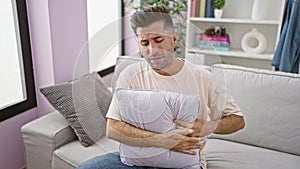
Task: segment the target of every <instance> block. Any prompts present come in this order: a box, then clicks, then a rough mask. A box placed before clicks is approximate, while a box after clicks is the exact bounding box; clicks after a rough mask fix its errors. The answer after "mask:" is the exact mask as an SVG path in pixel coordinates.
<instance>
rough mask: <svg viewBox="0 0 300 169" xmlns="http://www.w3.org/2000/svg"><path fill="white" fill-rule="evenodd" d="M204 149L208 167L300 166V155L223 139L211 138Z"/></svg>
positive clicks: (242, 168)
mask: <svg viewBox="0 0 300 169" xmlns="http://www.w3.org/2000/svg"><path fill="white" fill-rule="evenodd" d="M203 151H204V155H205V158H206V160H207V168H208V169H209V168H212V169H254V168H257V169H260V168H265V169H271V168H284V169H295V168H299V166H300V156H297V155H292V154H287V153H282V152H278V151H274V150H270V149H265V148H260V147H255V146H251V145H246V144H240V143H236V142H231V141H226V140H221V139H212V138H211V139H209V140H208V141H207V145H206V146H205V149H204V150H203Z"/></svg>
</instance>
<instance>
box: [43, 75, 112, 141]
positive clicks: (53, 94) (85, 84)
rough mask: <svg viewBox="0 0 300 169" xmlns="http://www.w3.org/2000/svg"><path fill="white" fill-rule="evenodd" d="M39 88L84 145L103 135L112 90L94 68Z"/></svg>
mask: <svg viewBox="0 0 300 169" xmlns="http://www.w3.org/2000/svg"><path fill="white" fill-rule="evenodd" d="M40 91H41V93H42V94H43V95H44V96H45V97H46V98H47V100H48V101H49V103H50V104H51V105H52V106H53V107H54V108H55V109H56V110H57V111H59V112H60V113H61V114H62V115H63V116H64V117H65V118H66V120H67V121H68V123H69V124H70V126H71V127H72V129H73V130H74V132H75V134H76V135H77V137H78V139H79V141H80V143H81V144H82V145H83V146H85V147H87V146H90V145H92V144H94V143H95V142H96V141H98V140H99V139H100V138H101V137H102V136H103V135H104V133H105V130H106V118H105V116H106V112H107V110H108V107H109V105H110V102H111V98H112V93H111V92H110V91H109V90H108V88H107V87H106V86H105V85H104V83H103V82H102V79H101V77H100V76H99V75H98V74H97V73H96V72H94V73H91V74H87V75H85V76H83V77H80V78H78V79H75V80H73V81H70V82H67V83H63V84H57V85H53V86H49V87H45V88H41V89H40Z"/></svg>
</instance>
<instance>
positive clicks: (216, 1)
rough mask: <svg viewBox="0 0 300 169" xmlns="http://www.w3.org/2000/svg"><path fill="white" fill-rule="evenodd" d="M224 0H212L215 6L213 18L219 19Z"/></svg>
mask: <svg viewBox="0 0 300 169" xmlns="http://www.w3.org/2000/svg"><path fill="white" fill-rule="evenodd" d="M225 2H226V1H225V0H214V3H213V6H214V7H215V10H214V14H215V18H217V19H220V18H222V15H223V7H224V6H225Z"/></svg>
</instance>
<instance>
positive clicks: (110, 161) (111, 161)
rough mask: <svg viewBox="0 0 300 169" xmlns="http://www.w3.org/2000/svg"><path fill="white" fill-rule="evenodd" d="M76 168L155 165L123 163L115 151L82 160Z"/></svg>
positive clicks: (121, 168)
mask: <svg viewBox="0 0 300 169" xmlns="http://www.w3.org/2000/svg"><path fill="white" fill-rule="evenodd" d="M76 169H157V167H142V166H128V165H125V164H123V163H122V162H121V158H120V154H119V153H118V152H115V153H109V154H105V155H103V156H97V157H94V158H91V159H89V160H87V161H84V162H83V163H81V164H79V165H78V166H77V168H76Z"/></svg>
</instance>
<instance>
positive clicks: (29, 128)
mask: <svg viewBox="0 0 300 169" xmlns="http://www.w3.org/2000/svg"><path fill="white" fill-rule="evenodd" d="M21 131H22V137H23V141H24V145H25V156H26V166H27V169H41V168H43V169H51V164H52V153H53V151H54V150H55V149H56V148H58V147H60V146H62V145H64V144H66V143H68V142H70V141H72V140H74V139H76V136H75V133H74V132H73V130H72V129H71V127H70V126H69V124H68V123H67V121H66V120H65V119H64V117H63V116H62V115H61V114H59V112H57V111H54V112H52V113H49V114H47V115H44V116H42V117H40V118H38V119H35V120H33V121H31V122H29V123H27V124H25V125H24V126H22V128H21Z"/></svg>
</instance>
